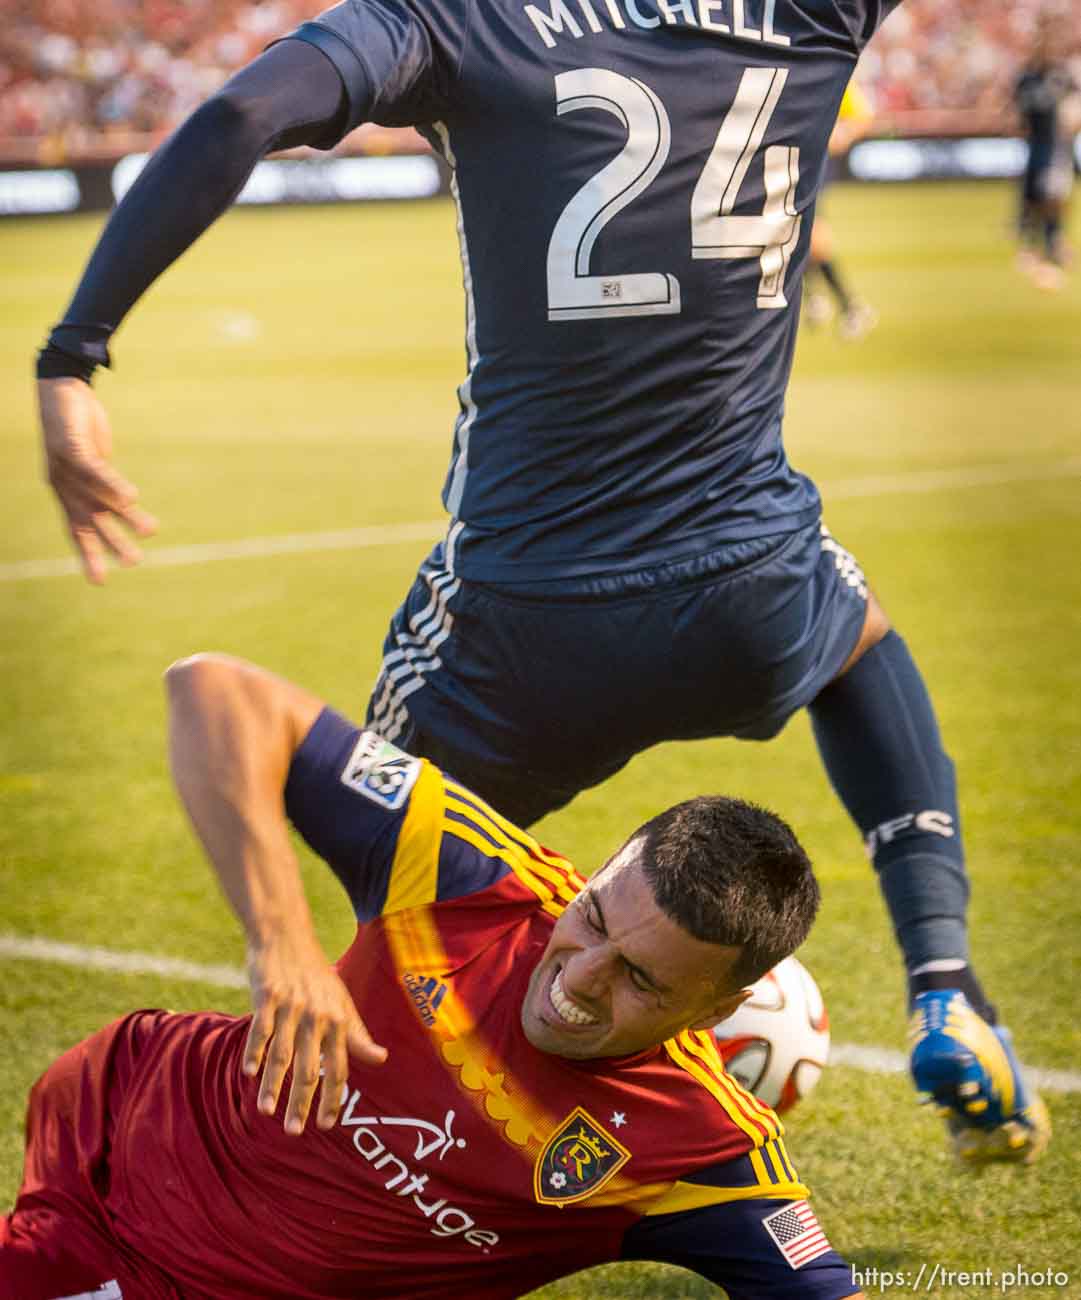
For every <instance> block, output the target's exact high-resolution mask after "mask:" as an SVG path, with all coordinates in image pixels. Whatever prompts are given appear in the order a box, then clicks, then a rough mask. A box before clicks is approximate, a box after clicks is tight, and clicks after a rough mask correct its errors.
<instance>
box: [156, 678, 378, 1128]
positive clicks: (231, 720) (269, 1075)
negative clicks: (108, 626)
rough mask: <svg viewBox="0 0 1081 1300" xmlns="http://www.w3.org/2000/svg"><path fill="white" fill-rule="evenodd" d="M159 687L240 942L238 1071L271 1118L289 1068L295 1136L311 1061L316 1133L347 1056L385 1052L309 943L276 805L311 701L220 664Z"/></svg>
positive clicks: (195, 819) (181, 782) (181, 785)
mask: <svg viewBox="0 0 1081 1300" xmlns="http://www.w3.org/2000/svg"><path fill="white" fill-rule="evenodd" d="M166 686H167V689H168V694H169V720H170V726H169V737H170V759H171V762H172V768H173V779H174V781H175V782H176V787H177V790H178V791H179V793H180V797H181V799H182V800H183V803H184V806H185V808H186V809H187V812H188V816H189V817H190V819H191V822H192V825H193V826H194V828H195V831H196V833H197V834H198V836H199V839H200V840H201V841H202V844H203V847H204V849H205V850H206V854H207V857H208V858H209V859H210V862H211V864H212V866H213V867H214V870H215V872H216V873H217V876H218V879H219V880H220V881H221V885H222V889H223V890H224V892H225V895H226V898H227V899H228V900H229V903H230V906H231V907H232V909H233V911H234V912H235V913H236V915H237V916H238V917H239V919H240V922H241V924H242V925H243V927H244V931H245V934H246V936H247V943H248V978H249V981H250V984H251V993H252V1007H253V1018H252V1025H251V1031H250V1033H249V1035H248V1042H247V1046H246V1048H245V1054H244V1071H245V1073H246V1074H249V1075H257V1074H258V1073H259V1071H260V1068H262V1070H263V1079H262V1085H261V1087H260V1090H259V1108H260V1110H262V1111H263V1112H264V1113H266V1114H272V1113H273V1112H274V1110H275V1109H276V1107H277V1104H278V1099H279V1096H280V1094H281V1088H282V1083H283V1080H284V1078H285V1074H286V1071H287V1070H288V1068H289V1066H290V1064H291V1065H292V1067H293V1078H292V1087H291V1090H290V1094H289V1101H288V1105H287V1108H286V1115H285V1127H286V1130H287V1131H288V1132H290V1133H300V1132H301V1131H302V1130H303V1128H304V1124H305V1122H306V1120H307V1117H308V1113H309V1110H310V1108H311V1104H312V1099H313V1097H314V1094H315V1091H316V1087H317V1085H318V1083H319V1078H320V1075H319V1070H320V1064H321V1063H322V1067H323V1070H324V1079H323V1088H322V1093H321V1096H320V1102H319V1109H318V1114H317V1123H318V1125H319V1127H321V1128H329V1127H331V1126H332V1125H333V1124H334V1122H335V1120H336V1118H337V1114H338V1109H339V1106H340V1103H341V1093H342V1087H343V1085H344V1083H345V1081H346V1078H347V1076H348V1056H349V1054H350V1053H352V1055H353V1056H354V1057H356V1059H358V1060H360V1061H362V1062H365V1063H367V1064H371V1065H378V1064H381V1063H382V1062H383V1061H384V1060H385V1059H386V1051H385V1049H384V1048H382V1047H379V1046H377V1045H376V1044H375V1043H373V1042H372V1039H371V1036H370V1035H369V1034H368V1031H367V1029H366V1028H365V1026H364V1023H363V1021H362V1020H361V1019H360V1017H359V1015H358V1014H357V1011H356V1007H355V1006H354V1005H353V1001H352V998H351V997H350V996H349V993H348V990H347V989H346V988H345V985H344V984H343V983H342V981H341V980H340V979H339V978H338V975H337V974H336V973H335V972H334V971H333V970H332V969H331V968H330V966H329V964H328V962H327V959H326V955H325V954H324V952H323V950H322V947H321V946H320V944H319V940H318V938H317V937H316V934H315V928H314V926H313V923H312V917H311V911H310V909H309V907H308V902H307V899H306V897H305V895H304V889H303V885H302V883H301V879H300V870H299V866H298V863H297V859H296V854H295V853H294V851H293V847H292V843H291V841H290V838H289V830H288V823H287V821H286V818H285V811H284V807H283V803H282V791H283V790H284V788H285V782H286V778H287V777H288V774H289V766H290V763H291V762H292V759H293V755H294V753H295V752H296V750H297V748H298V747H299V745H300V744H301V742H302V741H303V739H304V737H305V736H306V735H307V733H308V731H309V730H310V728H311V726H312V723H313V722H314V721H315V719H316V718H317V717H318V716H319V713H320V711H321V710H322V707H323V705H322V702H321V701H320V700H319V699H317V698H316V697H315V696H314V695H311V694H310V693H309V692H307V691H304V690H302V689H301V688H300V687H298V686H293V685H292V684H291V683H289V682H286V681H284V680H283V679H282V678H279V677H275V676H273V675H272V674H271V673H268V672H265V671H264V670H262V669H260V668H256V667H255V666H254V665H252V664H248V663H245V662H243V661H242V660H238V659H231V658H229V657H227V656H225V655H196V656H194V657H193V658H190V659H184V660H181V661H180V662H179V663H177V664H174V665H173V666H172V667H171V668H170V669H169V671H168V672H167V673H166ZM264 1058H265V1063H264Z"/></svg>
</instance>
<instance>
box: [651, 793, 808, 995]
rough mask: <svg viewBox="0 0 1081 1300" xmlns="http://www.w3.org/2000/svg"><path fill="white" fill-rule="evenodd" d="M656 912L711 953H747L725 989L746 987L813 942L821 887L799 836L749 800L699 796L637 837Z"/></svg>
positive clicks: (654, 821)
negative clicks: (710, 946) (717, 948)
mask: <svg viewBox="0 0 1081 1300" xmlns="http://www.w3.org/2000/svg"><path fill="white" fill-rule="evenodd" d="M637 840H641V841H642V843H641V846H640V853H641V864H642V870H643V872H644V874H645V877H646V879H647V880H648V881H649V885H650V888H651V889H652V890H653V897H654V898H655V899H656V902H657V906H658V907H659V908H660V909H661V911H662V912H664V913H666V914H667V915H668V916H669V917H671V919H672V920H673V921H675V922H676V923H677V924H679V925H681V926H682V927H683V928H684V929H685V930H687V931H689V932H690V933H691V934H692V935H694V937H695V938H696V939H700V940H702V941H703V942H704V943H716V944H721V945H723V946H725V947H732V948H740V949H742V951H741V953H740V955H739V957H738V958H737V959H736V961H735V964H734V965H733V966H732V968H731V970H730V971H728V972H727V978H728V980H729V981H730V982H731V981H734V982H735V987H740V988H742V987H745V986H746V985H748V984H753V983H754V981H755V980H757V979H760V978H761V977H762V976H763V975H764V974H765V973H766V971H768V970H771V969H772V968H773V967H774V966H776V964H777V963H778V962H779V961H780V960H781V959H782V958H783V957H787V956H788V955H789V953H791V952H794V951H795V950H796V949H797V948H798V947H799V946H800V944H801V943H802V942H803V941H804V939H806V937H807V933H808V931H809V930H810V928H811V923H812V922H813V921H814V918H815V913H816V912H817V911H818V904H819V891H818V882H817V881H816V880H815V878H814V872H813V870H812V868H811V860H810V859H809V858H808V856H807V854H806V853H805V852H804V850H803V847H802V845H801V844H800V842H799V841H798V840H797V839H796V836H795V834H794V833H793V831H792V829H791V828H790V827H789V826H788V825H787V824H786V823H785V822H783V821H782V820H781V819H780V817H777V816H776V815H775V814H774V813H771V812H768V811H767V810H766V809H765V808H759V807H758V806H757V805H756V804H753V803H746V802H744V801H743V800H742V799H726V798H724V797H723V796H721V795H710V796H702V797H700V798H698V799H689V800H687V802H686V803H679V804H676V805H675V807H674V808H669V809H668V811H667V812H663V813H660V814H659V815H658V816H656V817H654V818H653V819H652V820H651V821H648V822H646V824H645V825H644V826H642V827H640V828H639V829H638V831H636V832H635V834H634V835H633V836H632V837H631V841H632V842H634V841H637Z"/></svg>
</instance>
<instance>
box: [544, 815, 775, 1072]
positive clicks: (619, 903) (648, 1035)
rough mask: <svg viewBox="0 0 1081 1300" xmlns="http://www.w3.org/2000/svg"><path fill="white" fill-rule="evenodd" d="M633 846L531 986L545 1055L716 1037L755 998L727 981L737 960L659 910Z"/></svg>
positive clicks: (613, 1052) (586, 895) (598, 880)
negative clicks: (715, 1030) (698, 1033)
mask: <svg viewBox="0 0 1081 1300" xmlns="http://www.w3.org/2000/svg"><path fill="white" fill-rule="evenodd" d="M642 842H643V841H642V840H641V839H638V840H631V841H630V842H629V843H628V844H626V845H624V847H623V848H622V849H621V850H620V851H619V853H617V854H616V856H615V857H614V858H612V859H610V860H609V861H608V862H607V863H606V864H605V866H604V867H602V868H601V870H600V871H598V872H597V873H596V875H595V876H593V878H592V879H591V880H590V881H589V883H588V885H587V886H586V888H585V889H584V890H583V891H582V892H581V894H580V895H579V896H578V898H577V899H576V900H575V901H574V902H573V903H572V904H571V905H570V906H569V907H568V908H567V910H566V911H565V912H564V913H563V915H562V916H561V917H560V918H559V920H558V921H557V922H556V924H555V928H554V929H553V931H552V936H551V938H550V939H549V941H548V945H547V947H546V948H545V950H544V952H543V953H542V954H541V957H540V960H539V961H538V962H537V965H536V966H535V967H534V969H533V973H532V975H531V976H530V978H529V986H528V988H527V989H526V994H525V997H524V999H523V1001H522V1010H521V1019H522V1029H523V1030H524V1032H525V1035H526V1037H527V1038H528V1039H529V1041H530V1043H532V1045H533V1046H534V1047H536V1048H537V1049H539V1050H540V1051H542V1052H549V1053H551V1054H552V1055H554V1056H566V1057H570V1058H572V1059H576V1060H589V1059H591V1058H593V1057H600V1056H629V1055H631V1054H632V1053H634V1052H639V1051H642V1050H643V1049H645V1048H647V1047H654V1046H656V1045H657V1044H658V1043H662V1042H664V1040H665V1039H666V1038H671V1037H672V1036H673V1035H674V1034H677V1033H679V1032H680V1030H683V1029H687V1028H693V1029H709V1028H712V1026H713V1025H715V1024H717V1023H718V1022H719V1021H721V1020H724V1019H725V1018H726V1017H728V1016H730V1015H731V1014H732V1013H733V1011H735V1009H736V1008H737V1007H738V1006H739V1005H740V1003H741V1002H742V1001H743V1000H744V999H745V998H746V997H747V996H748V993H749V992H750V990H749V989H737V990H734V991H732V990H729V991H725V990H727V989H728V982H727V981H726V980H725V979H724V974H725V973H726V972H727V971H728V970H730V969H731V967H732V964H733V963H734V961H735V960H736V958H737V956H738V955H739V949H738V948H725V947H722V946H721V945H719V944H715V943H705V942H703V941H702V940H700V939H696V938H694V936H693V935H691V934H689V933H688V932H687V931H686V930H684V929H683V927H682V926H681V925H679V924H677V923H676V922H675V921H673V920H672V919H671V918H670V917H669V916H667V915H666V914H665V913H664V912H662V911H661V909H660V908H659V907H658V906H657V904H656V902H655V901H654V898H653V891H652V889H651V888H650V886H649V882H648V881H647V880H646V877H645V875H644V873H643V870H642V867H641V863H640V853H641V845H642Z"/></svg>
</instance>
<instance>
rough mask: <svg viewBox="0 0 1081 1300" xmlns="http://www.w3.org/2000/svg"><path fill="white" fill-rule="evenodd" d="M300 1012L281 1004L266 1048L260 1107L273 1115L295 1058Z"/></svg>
mask: <svg viewBox="0 0 1081 1300" xmlns="http://www.w3.org/2000/svg"><path fill="white" fill-rule="evenodd" d="M297 1020H298V1012H297V1011H296V1009H295V1008H294V1007H292V1006H279V1007H278V1010H277V1014H276V1015H275V1017H274V1033H273V1035H272V1037H271V1039H270V1044H269V1046H268V1047H267V1050H266V1057H265V1062H264V1065H263V1082H262V1084H261V1085H260V1087H259V1109H260V1110H261V1111H262V1112H263V1114H264V1115H273V1114H274V1112H275V1110H277V1108H278V1098H279V1097H280V1096H281V1090H282V1082H283V1081H284V1079H285V1072H286V1071H287V1070H288V1069H289V1066H290V1064H291V1062H292V1060H293V1050H294V1046H295V1042H296V1032H297Z"/></svg>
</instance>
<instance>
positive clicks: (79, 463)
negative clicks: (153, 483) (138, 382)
mask: <svg viewBox="0 0 1081 1300" xmlns="http://www.w3.org/2000/svg"><path fill="white" fill-rule="evenodd" d="M38 406H39V410H40V413H41V429H42V434H43V436H44V448H45V467H46V471H47V476H48V479H49V483H50V484H51V485H52V489H53V491H54V492H55V493H56V496H57V499H58V500H59V502H60V508H61V510H62V511H63V512H64V515H65V518H66V521H67V526H68V531H69V533H70V534H71V540H72V541H73V542H74V543H75V548H76V550H77V551H78V552H79V558H80V560H81V561H82V565H83V572H84V573H85V574H86V578H87V581H89V582H93V583H95V584H98V585H100V584H101V583H103V582H104V581H105V572H106V569H105V552H106V551H108V552H109V553H110V554H112V555H113V556H115V558H116V559H117V560H118V561H119V563H120V564H123V565H132V564H138V563H139V561H140V560H141V559H142V553H141V551H140V550H139V547H138V546H137V545H136V544H135V542H134V541H133V540H132V539H131V537H129V536H128V533H127V532H126V531H125V529H130V531H131V532H132V533H134V535H135V536H136V537H150V536H151V535H152V534H153V533H155V532H156V531H157V527H158V522H157V520H156V519H155V518H154V517H153V515H150V514H147V512H146V511H145V510H143V509H141V508H140V507H139V506H137V505H136V498H137V497H138V493H137V491H136V489H135V487H134V486H133V485H132V484H131V483H129V482H128V481H127V479H125V478H124V477H123V476H122V475H121V474H118V473H117V471H116V470H115V469H113V467H112V466H111V465H110V464H109V457H110V455H111V454H112V441H113V439H112V431H111V430H110V428H109V417H108V416H107V415H106V413H105V408H104V406H102V404H101V402H100V401H99V399H98V396H97V394H96V393H95V392H94V390H93V389H92V388H91V387H90V385H89V384H87V383H84V382H83V381H82V380H81V379H39V380H38Z"/></svg>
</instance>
